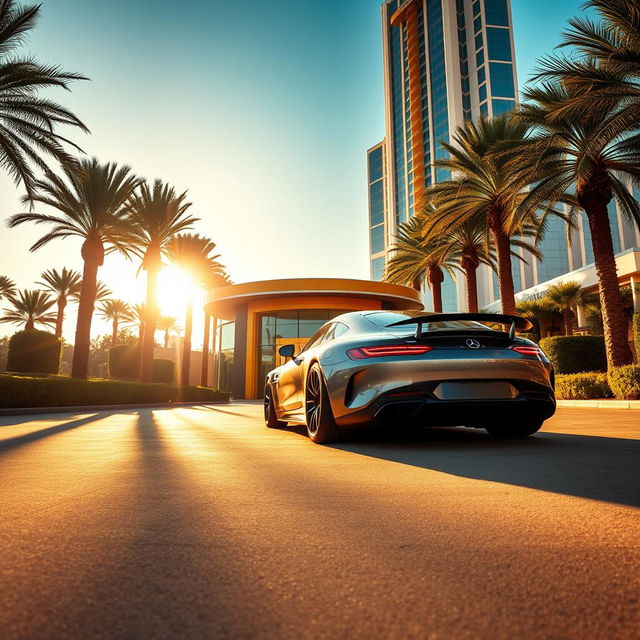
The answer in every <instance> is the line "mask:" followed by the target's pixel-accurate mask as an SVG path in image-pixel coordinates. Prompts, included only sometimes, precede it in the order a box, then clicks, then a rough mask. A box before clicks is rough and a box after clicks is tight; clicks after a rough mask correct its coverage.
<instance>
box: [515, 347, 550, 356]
mask: <svg viewBox="0 0 640 640" xmlns="http://www.w3.org/2000/svg"><path fill="white" fill-rule="evenodd" d="M511 349H513V350H514V351H517V352H518V353H521V354H522V355H523V356H542V355H544V354H543V353H542V349H539V348H538V347H534V346H532V345H529V344H525V345H521V346H516V347H511Z"/></svg>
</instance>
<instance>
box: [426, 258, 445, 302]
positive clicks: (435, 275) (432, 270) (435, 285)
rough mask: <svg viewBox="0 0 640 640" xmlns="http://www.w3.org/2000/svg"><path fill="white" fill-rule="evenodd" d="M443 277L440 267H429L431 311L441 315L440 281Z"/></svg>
mask: <svg viewBox="0 0 640 640" xmlns="http://www.w3.org/2000/svg"><path fill="white" fill-rule="evenodd" d="M443 280H444V275H443V274H442V269H441V268H440V267H435V266H432V267H429V285H430V287H431V296H432V298H433V310H434V311H435V312H436V313H442V281H443Z"/></svg>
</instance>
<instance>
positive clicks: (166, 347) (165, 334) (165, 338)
mask: <svg viewBox="0 0 640 640" xmlns="http://www.w3.org/2000/svg"><path fill="white" fill-rule="evenodd" d="M164 348H165V349H168V348H169V332H168V331H165V332H164Z"/></svg>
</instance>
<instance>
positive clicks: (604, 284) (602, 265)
mask: <svg viewBox="0 0 640 640" xmlns="http://www.w3.org/2000/svg"><path fill="white" fill-rule="evenodd" d="M580 204H581V205H582V206H583V207H584V210H585V211H586V213H587V219H588V220H589V230H590V231H591V242H592V244H593V258H594V262H595V266H596V275H597V276H598V283H599V285H600V305H601V307H602V324H603V328H604V343H605V347H606V350H607V363H608V365H609V367H620V366H622V365H625V364H631V362H632V361H633V356H632V355H631V349H630V348H629V343H628V341H627V336H628V332H629V328H628V324H627V319H626V318H625V315H624V305H623V303H622V297H621V296H620V285H619V284H618V272H617V270H616V258H615V253H614V251H613V241H612V239H611V225H610V224H609V215H608V212H607V202H606V201H604V200H603V199H596V198H584V199H583V201H582V202H581V203H580Z"/></svg>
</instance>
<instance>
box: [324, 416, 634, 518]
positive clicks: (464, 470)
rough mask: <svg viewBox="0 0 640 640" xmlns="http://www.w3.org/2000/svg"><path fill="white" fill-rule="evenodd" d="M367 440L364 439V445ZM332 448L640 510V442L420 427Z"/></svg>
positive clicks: (553, 434)
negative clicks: (511, 436) (497, 435)
mask: <svg viewBox="0 0 640 640" xmlns="http://www.w3.org/2000/svg"><path fill="white" fill-rule="evenodd" d="M364 437H365V436H364V434H363V435H360V436H359V438H358V439H359V440H361V439H363V438H364ZM366 438H367V442H362V441H359V442H358V441H357V442H351V443H348V444H340V445H331V446H332V448H334V449H341V450H344V451H349V452H352V453H357V454H359V455H363V456H369V457H373V458H379V459H381V460H388V461H391V462H398V463H401V464H406V465H411V466H414V467H421V468H423V469H430V470H432V471H440V472H442V473H448V474H452V475H455V476H460V477H465V478H473V479H477V480H487V481H489V482H500V483H504V484H511V485H518V486H522V487H528V488H530V489H538V490H540V491H549V492H553V493H560V494H565V495H571V496H576V497H580V498H589V499H592V500H602V501H605V502H612V503H617V504H624V505H629V506H633V507H638V506H640V441H638V440H630V439H622V438H606V437H592V436H581V435H567V434H560V433H548V432H543V433H539V434H537V435H536V436H534V437H531V438H528V439H525V440H497V439H491V438H489V437H487V435H486V434H485V433H484V432H477V431H473V430H471V429H460V428H455V429H450V428H446V429H444V428H440V429H421V430H416V431H406V432H401V433H399V434H393V436H390V435H389V432H388V431H387V432H373V433H372V432H369V434H367V436H366Z"/></svg>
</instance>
